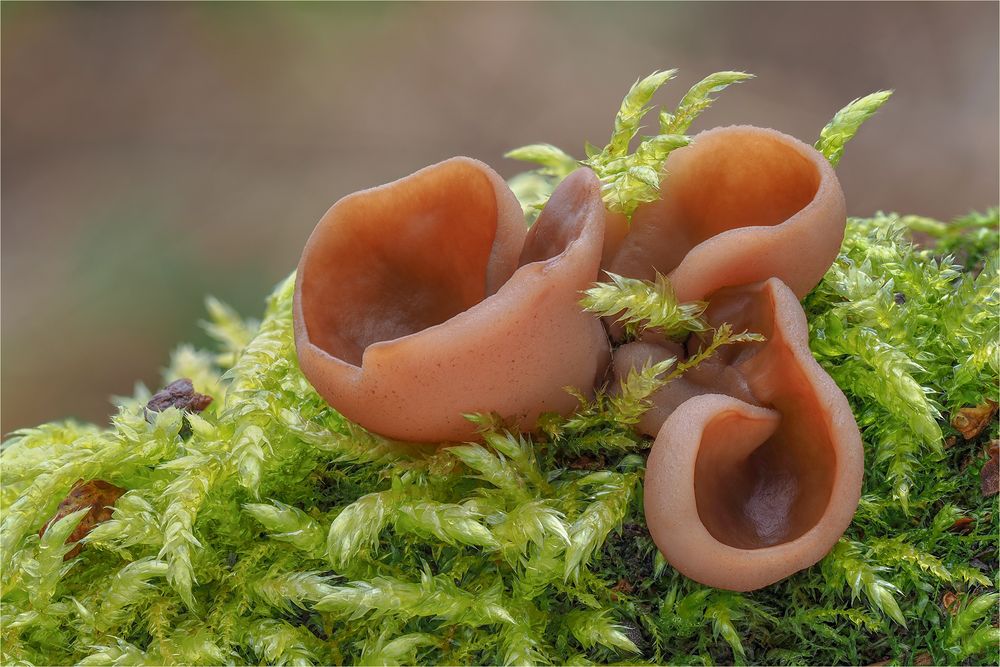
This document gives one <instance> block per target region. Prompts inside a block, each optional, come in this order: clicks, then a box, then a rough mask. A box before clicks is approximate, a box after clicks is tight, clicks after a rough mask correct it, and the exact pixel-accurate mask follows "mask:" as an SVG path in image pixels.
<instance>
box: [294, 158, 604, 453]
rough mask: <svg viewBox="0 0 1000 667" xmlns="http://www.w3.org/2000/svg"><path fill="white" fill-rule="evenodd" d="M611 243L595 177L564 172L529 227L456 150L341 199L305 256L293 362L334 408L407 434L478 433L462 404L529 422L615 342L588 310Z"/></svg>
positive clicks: (553, 405)
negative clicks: (582, 297) (588, 291)
mask: <svg viewBox="0 0 1000 667" xmlns="http://www.w3.org/2000/svg"><path fill="white" fill-rule="evenodd" d="M603 243H604V205H603V202H602V201H601V197H600V183H599V181H598V180H597V178H596V176H595V175H594V174H593V172H591V171H590V170H588V169H580V170H578V171H577V172H575V173H573V174H572V175H571V176H569V177H568V178H567V179H566V180H565V181H564V182H563V183H562V184H561V185H560V186H559V187H558V188H557V189H556V191H555V192H554V193H553V194H552V197H551V199H550V200H549V202H548V204H547V205H546V207H545V210H544V211H543V212H542V215H541V216H540V217H539V219H538V221H537V222H536V223H535V225H534V226H533V227H532V228H531V230H530V231H527V232H526V225H525V221H524V216H523V214H522V212H521V208H520V206H519V204H518V202H517V200H516V199H515V197H514V195H513V193H512V192H511V191H510V189H509V188H508V187H507V185H506V183H504V181H503V179H501V178H500V176H499V175H498V174H496V172H494V171H493V170H492V169H490V168H489V167H487V166H486V165H484V164H482V163H481V162H477V161H475V160H471V159H468V158H454V159H451V160H447V161H445V162H442V163H440V164H437V165H434V166H431V167H427V168H426V169H423V170H421V171H418V172H416V173H415V174H412V175H411V176H408V177H406V178H403V179H401V180H399V181H396V182H394V183H390V184H388V185H384V186H381V187H377V188H373V189H371V190H366V191H363V192H358V193H355V194H352V195H349V196H347V197H344V198H343V199H341V200H340V201H339V202H337V203H336V204H334V206H333V207H332V208H331V209H330V210H329V211H328V212H327V213H326V215H324V216H323V218H322V219H321V220H320V222H319V224H318V225H317V226H316V229H315V230H314V231H313V233H312V236H311V237H310V238H309V241H308V242H307V244H306V247H305V250H304V251H303V254H302V259H301V261H300V263H299V268H298V274H297V284H296V292H295V308H294V317H295V340H296V348H297V351H298V356H299V362H300V365H301V367H302V372H303V373H304V374H305V375H306V377H307V378H308V379H309V381H310V382H311V383H312V385H313V386H314V387H315V388H316V390H317V391H318V392H319V393H320V395H322V396H323V398H325V399H326V400H327V402H329V403H330V404H331V405H332V406H333V407H335V408H336V409H337V410H338V411H340V412H341V413H343V414H344V415H345V416H346V417H348V418H349V419H351V420H353V421H355V422H357V423H358V424H360V425H362V426H364V427H365V428H368V429H370V430H372V431H374V432H376V433H379V434H381V435H385V436H388V437H391V438H396V439H400V440H408V441H429V442H439V441H461V440H467V439H471V438H473V437H474V436H475V429H474V426H473V424H472V423H470V422H469V421H468V420H466V419H465V418H464V417H463V414H464V413H470V412H483V413H488V412H495V413H498V414H499V415H500V416H501V417H503V418H505V419H507V420H510V422H511V423H512V424H514V425H516V426H518V427H520V428H522V429H524V430H531V429H532V428H533V427H534V425H535V422H536V421H537V418H538V416H539V415H540V414H541V413H542V412H547V411H554V412H560V413H569V412H571V411H572V410H573V408H574V407H575V406H576V399H574V398H573V397H572V396H571V395H570V394H568V393H566V392H565V391H564V389H563V388H564V387H566V386H574V387H578V388H580V389H582V390H583V391H588V390H590V389H592V388H593V386H594V384H595V382H596V380H597V379H598V377H599V376H603V373H604V371H605V368H606V367H607V363H608V359H609V350H610V348H609V344H608V341H607V337H606V335H605V333H604V330H603V328H602V326H601V324H600V323H599V322H598V321H597V320H595V319H594V318H593V317H591V316H590V315H588V314H587V313H584V312H582V311H581V309H580V307H579V305H578V300H579V292H580V290H582V289H584V288H586V287H587V286H589V285H590V284H591V283H592V282H593V281H595V280H596V279H597V274H598V269H599V264H600V258H601V251H602V248H603Z"/></svg>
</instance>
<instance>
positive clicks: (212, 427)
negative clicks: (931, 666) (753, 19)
mask: <svg viewBox="0 0 1000 667" xmlns="http://www.w3.org/2000/svg"><path fill="white" fill-rule="evenodd" d="M661 83H662V82H661ZM704 88H705V91H704V94H703V95H701V96H700V97H699V96H697V95H696V96H694V97H692V100H693V101H692V105H693V106H690V108H691V109H696V108H703V106H704V104H705V100H707V95H708V92H709V91H710V90H711V89H713V87H711V86H708V87H704ZM650 95H651V93H650ZM696 98H697V99H696ZM698 100H701V101H698ZM634 101H635V100H633V102H634ZM648 101H649V98H648V97H646V98H645V99H644V100H640V101H639V102H638V104H639V107H640V108H645V106H646V104H647V103H648ZM699 105H701V106H699ZM683 108H686V107H684V105H682V112H681V113H677V114H676V115H675V116H673V117H674V118H680V117H681V116H684V114H685V113H686V112H683ZM685 118H687V117H686V116H685ZM667 120H668V121H669V120H670V119H669V117H668V118H667ZM626 121H627V122H626ZM637 122H638V121H637V120H634V119H633V120H630V119H629V118H625V119H624V120H623V121H622V122H621V123H618V124H616V131H617V129H622V131H624V132H625V133H626V134H628V136H629V139H631V137H632V136H633V135H634V132H635V129H634V127H633V125H634V124H635V123H637ZM684 122H685V123H687V122H689V120H685V121H684ZM619 125H620V126H621V128H619V127H618V126H619ZM635 127H637V125H635ZM630 128H631V129H630ZM854 129H856V127H855V128H854ZM684 130H686V126H685V127H684V128H683V129H682V130H680V131H684ZM852 131H853V130H852ZM624 143H625V144H627V143H628V141H627V140H626V141H625V142H624ZM611 144H614V142H611ZM611 144H609V145H611ZM616 145H617V144H616ZM841 146H842V144H841ZM626 147H627V146H626ZM620 148H621V146H618V148H616V150H619V149H620ZM557 157H558V156H557ZM563 172H565V170H563ZM563 172H559V173H556V172H551V173H549V174H547V175H545V177H546V178H550V179H554V178H558V177H561V176H564V175H565V173H563ZM566 173H568V172H566ZM541 199H544V195H543V196H542V198H541ZM958 227H960V228H962V229H963V230H966V231H965V232H964V233H957V232H955V229H956V227H948V226H946V225H942V224H941V223H938V222H936V221H928V220H926V219H924V218H920V219H915V218H912V217H910V218H908V217H899V216H895V215H882V214H880V215H877V216H875V217H873V218H870V219H852V220H851V221H850V223H849V226H848V234H847V238H846V239H845V242H844V246H843V249H842V251H841V253H840V256H839V257H838V259H837V261H836V263H835V264H834V266H833V267H832V268H831V269H830V271H829V272H828V274H827V275H826V277H825V278H824V280H823V282H822V283H821V284H820V285H819V286H818V287H817V288H816V289H815V290H814V291H813V292H812V293H811V294H810V295H809V296H808V297H807V298H806V299H805V307H806V309H807V312H808V314H809V319H810V333H811V342H812V347H813V351H814V354H815V355H816V357H817V359H819V361H820V363H822V364H823V365H824V367H825V368H826V369H827V370H828V372H830V374H831V375H832V376H833V377H834V378H835V379H836V380H837V382H838V383H839V384H840V386H841V387H842V388H843V389H844V391H845V393H846V395H847V396H848V398H849V400H850V401H851V404H852V407H853V408H854V411H855V413H856V415H857V417H858V421H859V424H860V425H861V428H862V431H863V435H864V440H865V447H866V477H865V488H864V496H863V498H862V501H861V504H860V506H859V510H858V513H857V516H856V517H855V521H854V523H853V524H852V526H851V527H850V529H849V530H848V532H847V534H846V535H845V536H844V538H843V539H842V540H841V541H840V543H839V544H838V545H837V546H836V547H835V548H834V549H833V551H832V552H831V553H830V555H829V556H827V557H826V558H825V559H824V560H823V561H822V562H821V563H820V564H818V565H817V566H815V567H812V568H810V569H808V570H806V571H804V572H801V573H798V574H796V575H794V576H792V577H789V578H788V579H786V580H784V581H782V582H779V583H778V584H775V585H773V586H770V587H768V588H766V589H763V590H761V591H757V592H754V593H750V594H738V593H732V592H728V591H720V590H714V589H710V588H706V587H704V586H701V585H699V584H696V583H694V582H692V581H690V580H688V579H686V578H685V577H683V576H681V575H679V574H678V573H677V572H675V571H674V570H673V569H672V568H671V567H669V565H667V564H666V563H665V562H664V561H663V560H662V558H661V557H660V556H659V554H658V553H657V551H656V549H655V547H654V545H653V543H652V541H651V539H650V537H649V534H648V532H647V530H646V528H645V524H644V518H643V512H642V494H641V489H642V477H643V466H644V462H645V452H646V450H647V449H648V447H649V444H650V443H649V441H648V440H646V439H644V438H642V437H640V436H637V435H636V434H635V433H634V432H633V431H632V430H631V428H630V427H629V425H630V424H632V423H635V420H636V419H637V418H638V414H640V413H641V410H642V409H643V407H644V405H645V403H644V401H645V400H646V399H647V397H648V396H649V394H650V393H651V392H652V391H653V390H655V388H656V387H657V386H659V384H658V383H662V382H663V381H665V379H666V378H667V377H670V376H675V375H676V374H677V373H679V372H682V371H683V370H684V369H683V368H680V367H678V366H675V365H674V364H673V362H671V363H665V364H662V365H658V366H654V367H650V368H648V369H645V370H642V371H640V372H637V373H635V374H633V376H632V377H630V378H628V379H627V381H626V390H625V391H624V392H623V393H622V395H620V396H617V397H614V398H610V397H608V396H607V395H604V394H602V395H601V396H600V397H599V398H598V399H597V400H596V401H593V402H587V401H584V402H583V403H582V404H581V407H580V410H578V412H577V414H576V415H574V416H572V417H571V418H569V419H562V418H557V417H551V416H550V417H547V418H546V420H545V421H544V423H543V430H542V434H541V435H539V436H537V437H535V438H533V439H529V438H527V437H524V436H519V435H516V434H510V433H507V432H506V431H504V430H503V428H502V426H501V425H499V424H497V423H496V421H495V420H494V419H492V418H490V417H486V416H479V417H477V418H476V419H477V420H478V423H479V424H480V426H481V428H482V429H483V432H484V436H485V442H484V444H481V445H480V444H465V445H458V446H452V447H447V448H442V449H440V450H438V451H436V452H426V453H423V454H414V453H412V451H410V450H407V449H406V448H401V447H399V446H398V445H396V444H395V443H392V442H388V441H385V440H383V439H381V438H379V437H377V436H374V435H371V434H369V433H366V432H365V431H363V430H362V429H360V428H358V427H356V426H354V425H352V424H350V423H349V422H347V421H346V420H345V419H344V418H343V417H341V416H340V415H339V414H337V413H336V412H335V411H334V410H332V409H331V408H330V407H329V406H328V405H326V403H325V402H324V401H323V400H322V399H321V398H320V397H319V396H318V395H317V394H316V392H315V391H314V390H313V389H312V387H311V386H310V385H309V383H308V382H307V381H306V380H305V378H304V377H303V376H302V374H301V372H300V370H299V368H298V365H297V363H296V359H295V350H294V345H293V341H292V322H291V295H292V286H293V283H292V280H291V278H289V279H288V280H286V281H284V282H283V283H282V284H281V285H279V286H278V287H277V288H276V290H275V291H274V293H273V294H272V295H271V297H270V298H269V300H268V304H267V309H266V312H265V314H264V318H263V320H262V321H261V322H260V323H256V322H244V321H242V320H241V319H240V318H239V317H237V316H236V315H235V314H234V313H233V312H232V311H231V310H229V309H227V308H225V307H223V306H222V305H221V304H219V303H217V302H214V301H212V302H210V303H209V317H210V322H209V324H208V325H207V329H208V331H209V333H211V334H212V336H213V337H214V338H215V339H216V340H217V341H218V346H217V349H215V350H195V349H192V348H189V347H182V348H180V349H179V351H178V352H177V353H176V354H175V355H174V356H173V358H172V361H171V365H170V367H169V368H168V369H167V370H166V371H165V374H164V375H165V379H173V378H175V377H178V376H186V377H192V378H194V379H195V386H196V388H197V389H198V390H199V391H202V392H206V393H209V394H211V395H212V396H213V397H214V399H215V402H214V403H213V405H212V406H211V407H210V408H209V409H208V410H207V411H206V412H205V413H202V414H201V415H200V416H192V415H188V416H186V417H185V416H184V415H182V414H181V413H179V412H178V411H177V410H175V409H170V410H166V411H164V412H162V413H159V414H157V415H153V416H152V417H151V418H147V415H146V414H145V412H144V411H143V409H142V404H143V403H144V401H145V400H146V399H147V398H148V392H144V391H140V392H139V393H138V394H137V396H135V397H134V398H133V399H126V400H124V401H123V404H122V407H121V409H120V412H119V414H118V415H117V416H116V417H115V418H114V420H113V422H112V424H111V426H110V427H109V428H107V429H104V430H101V429H98V428H96V427H91V426H82V425H78V424H74V423H60V424H49V425H45V426H41V427H38V428H36V429H31V430H28V431H23V432H19V433H15V434H13V435H12V436H11V438H10V439H8V440H7V441H6V442H5V443H4V444H3V454H2V458H0V462H2V466H3V467H2V470H3V488H2V494H0V505H2V511H3V516H2V524H0V546H2V554H0V556H2V563H0V564H2V572H0V574H2V591H3V597H2V602H0V625H2V636H0V639H2V652H3V653H2V659H3V662H4V663H15V662H31V663H35V664H69V663H74V662H82V663H84V664H169V663H184V664H218V663H226V662H233V663H253V664H256V663H268V664H296V665H303V664H330V663H332V664H340V663H358V664H408V663H448V664H464V663H475V664H481V663H487V664H492V663H508V664H526V663H574V664H580V663H588V662H601V663H605V662H620V661H627V662H652V663H663V662H670V663H699V664H708V663H717V662H739V663H778V664H786V663H787V664H835V663H852V664H867V663H870V662H875V661H880V660H883V659H887V658H891V659H893V660H895V661H897V662H900V663H911V662H913V661H914V660H915V659H916V657H917V656H918V655H920V654H921V653H929V654H930V656H931V657H932V659H933V660H934V661H935V662H938V663H955V662H962V661H966V662H974V663H983V664H996V662H997V660H998V658H1000V656H998V650H997V640H998V639H1000V637H998V631H997V629H996V627H995V620H996V606H997V595H996V593H995V592H993V591H995V589H996V587H997V584H998V570H997V534H998V530H1000V526H998V518H997V507H996V499H995V497H994V498H982V497H981V496H980V491H979V470H980V468H981V467H982V465H983V462H984V460H985V459H984V458H983V457H982V455H981V454H980V452H981V449H982V447H981V445H982V443H983V442H985V440H986V439H987V438H989V437H997V425H996V423H995V422H994V423H993V424H991V425H990V427H989V428H988V429H987V431H986V432H985V433H983V434H982V435H981V436H979V438H978V439H977V440H976V441H974V442H965V441H963V440H962V439H961V438H960V437H959V438H958V444H956V445H955V446H953V447H951V448H946V447H945V446H944V439H945V438H946V437H947V436H950V435H953V434H954V432H953V430H952V429H951V428H950V426H948V419H947V418H948V416H949V413H950V412H951V411H953V410H955V409H956V408H958V407H961V406H964V405H973V404H977V403H981V402H982V401H983V400H984V399H986V398H993V399H994V400H996V399H997V398H998V396H997V374H998V366H1000V363H998V356H997V355H998V333H1000V323H998V314H997V305H998V304H997V300H998V294H1000V274H998V268H1000V266H998V259H997V252H996V242H995V240H994V241H993V242H992V247H990V243H989V242H990V239H995V238H996V237H995V234H996V229H997V214H996V210H995V209H994V210H993V211H991V212H989V213H987V214H985V215H978V216H969V217H967V218H963V219H962V221H960V222H959V223H958ZM910 228H914V229H918V230H919V231H920V232H921V233H923V234H930V235H932V236H933V237H936V238H937V239H940V240H939V245H938V246H937V247H934V246H933V245H932V246H931V247H929V248H927V249H919V248H916V247H914V246H913V245H912V244H911V243H910V241H909V239H908V234H909V231H908V230H909V229H910ZM991 234H992V235H994V236H990V235H991ZM943 254H956V255H958V256H960V257H961V258H962V262H963V263H964V264H963V265H962V266H959V265H955V264H953V260H951V259H949V258H948V257H944V256H942V255H943ZM661 287H662V286H660V287H658V286H657V284H655V283H650V284H647V285H645V287H643V286H642V285H635V284H630V285H629V288H630V289H629V290H628V291H627V296H628V298H629V299H630V300H631V301H630V302H629V303H628V304H620V305H627V306H630V307H631V310H628V309H626V308H624V307H623V308H621V309H618V310H614V311H610V312H619V311H626V312H633V313H635V312H649V313H666V314H667V315H665V316H666V317H668V319H670V318H673V319H672V320H671V321H673V320H677V319H678V318H677V317H675V315H676V314H677V313H686V314H685V316H684V317H681V318H679V319H680V320H681V321H682V322H683V323H685V324H684V326H686V327H688V328H690V327H691V326H700V324H699V322H698V320H697V312H700V311H696V310H691V311H679V310H676V309H677V308H678V307H679V304H676V303H673V302H669V297H671V295H670V293H669V291H667V290H664V289H662V288H661ZM623 294H624V292H623ZM602 295H603V296H604V297H606V300H607V299H610V300H611V301H615V298H614V295H612V294H610V293H608V292H605V293H602ZM644 299H645V300H647V301H646V302H645V303H642V302H643V300H644ZM664 299H668V301H664ZM613 307H614V304H613V303H607V304H603V306H602V308H603V309H605V310H607V309H610V308H613ZM644 309H645V310H644ZM671 313H673V314H674V315H671ZM737 335H738V334H737ZM732 337H733V334H732V333H731V332H728V331H725V330H720V331H719V332H715V335H714V338H713V341H712V344H715V345H716V346H717V345H721V344H724V343H725V342H726V341H727V340H730V339H731V338H732ZM713 349H714V348H713ZM710 351H711V350H710V349H708V348H706V354H707V353H709V352H710ZM185 420H186V421H187V423H188V424H189V426H190V434H189V435H185V433H186V431H187V429H184V425H185ZM81 478H83V479H103V480H106V481H109V482H111V483H114V484H117V485H119V486H122V487H124V488H127V489H128V492H127V493H126V494H125V495H124V496H122V497H121V498H120V499H119V501H118V502H117V504H116V507H115V511H114V516H113V518H112V520H111V521H108V522H105V523H104V524H101V525H100V526H99V527H98V528H97V529H95V530H94V531H92V532H91V533H90V535H89V536H88V537H87V538H86V542H87V546H86V547H85V548H84V549H83V550H82V552H81V553H80V555H79V556H77V557H75V558H74V559H71V560H70V561H67V562H65V563H63V561H62V554H63V553H64V551H65V549H66V548H65V547H62V546H60V545H61V544H62V540H61V537H62V536H63V535H64V534H67V533H68V532H69V531H70V530H71V529H72V525H73V521H74V520H75V519H76V518H77V517H67V518H66V519H63V520H62V522H60V523H58V524H56V525H54V526H53V527H52V528H50V529H49V531H48V532H47V533H46V534H45V536H44V537H42V538H41V539H39V537H38V535H37V531H38V529H39V528H40V527H41V526H42V525H43V524H44V523H45V522H46V521H47V520H48V518H49V517H51V516H52V514H53V513H54V511H55V508H56V505H58V503H59V501H60V500H61V499H62V498H64V497H65V495H66V493H67V492H68V491H69V490H70V488H71V487H72V486H73V484H74V483H75V482H76V480H78V479H81ZM962 517H968V518H971V519H973V521H972V523H971V524H970V525H969V526H968V527H967V531H966V532H960V531H957V530H953V528H952V527H953V525H954V524H955V521H956V520H957V519H959V518H962ZM948 592H954V593H956V594H957V596H958V599H959V604H958V606H957V607H956V608H955V609H954V611H955V612H956V613H954V614H953V613H950V612H949V611H948V610H946V609H945V608H944V606H943V604H942V596H943V595H944V594H945V593H948Z"/></svg>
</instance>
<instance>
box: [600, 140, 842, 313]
mask: <svg viewBox="0 0 1000 667" xmlns="http://www.w3.org/2000/svg"><path fill="white" fill-rule="evenodd" d="M664 169H665V176H664V180H663V183H662V186H661V189H660V191H661V193H662V197H661V198H660V199H659V200H657V201H655V202H650V203H647V204H642V205H641V206H639V208H638V209H637V210H636V211H635V213H634V215H633V217H632V224H631V228H630V229H629V230H628V233H627V234H624V235H622V234H620V233H619V234H609V244H608V246H609V247H607V248H606V249H605V258H606V259H605V263H604V266H605V268H607V269H608V270H609V271H611V272H613V273H617V274H619V275H623V276H628V277H631V278H642V279H646V280H652V279H653V278H654V275H655V272H656V271H659V272H660V273H662V274H664V275H666V276H667V277H668V278H670V282H671V284H672V285H673V288H674V290H675V291H676V293H677V296H678V298H679V299H680V300H681V301H696V300H702V299H704V298H706V297H707V296H708V295H710V294H712V293H713V292H715V291H716V290H717V289H719V288H722V287H729V286H737V285H746V284H749V283H754V282H757V281H760V280H766V279H767V278H771V277H778V278H781V280H783V281H784V282H785V284H787V285H788V286H789V287H791V288H792V291H793V292H795V294H796V295H797V296H799V297H800V298H801V297H803V296H805V295H806V293H807V292H808V291H809V290H810V289H812V288H813V287H815V286H816V284H817V283H819V281H820V279H821V278H822V277H823V274H824V273H826V270H827V269H828V268H829V267H830V264H832V263H833V260H834V258H835V257H836V256H837V251H838V250H839V249H840V244H841V242H842V241H843V238H844V229H845V225H846V221H847V215H846V207H845V203H844V194H843V191H842V190H841V188H840V182H839V181H838V180H837V176H836V174H835V173H834V171H833V168H832V167H831V166H830V164H829V163H828V162H827V160H826V159H825V158H824V157H823V156H822V155H821V154H820V153H818V152H817V151H816V150H815V149H814V148H812V147H811V146H808V145H806V144H804V143H802V142H801V141H799V140H798V139H795V138H793V137H790V136H788V135H786V134H782V133H781V132H777V131H775V130H770V129H764V128H759V127H750V126H745V125H741V126H734V127H722V128H715V129H712V130H707V131H705V132H702V133H700V134H698V135H697V136H695V138H694V141H693V142H692V144H691V145H690V146H687V147H685V148H680V149H677V150H675V151H674V152H673V153H671V154H670V157H668V158H667V161H666V164H665V166H664ZM618 222H619V223H620V222H621V221H618ZM615 228H616V229H618V228H620V224H619V225H618V226H617V227H615ZM618 239H620V240H618ZM612 241H614V242H612Z"/></svg>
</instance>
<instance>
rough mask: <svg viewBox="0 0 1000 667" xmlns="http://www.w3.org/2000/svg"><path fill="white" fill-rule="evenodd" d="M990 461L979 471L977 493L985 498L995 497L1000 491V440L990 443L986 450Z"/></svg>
mask: <svg viewBox="0 0 1000 667" xmlns="http://www.w3.org/2000/svg"><path fill="white" fill-rule="evenodd" d="M987 452H988V453H989V456H990V460H989V461H987V462H986V464H985V465H984V466H983V469H982V470H981V471H979V491H980V493H982V494H983V496H984V497H986V496H995V495H996V494H997V491H998V490H1000V440H993V441H991V442H990V446H989V449H988V450H987Z"/></svg>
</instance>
